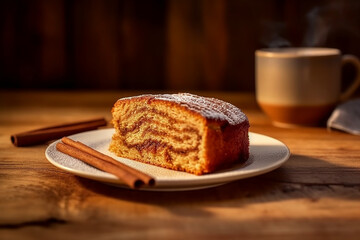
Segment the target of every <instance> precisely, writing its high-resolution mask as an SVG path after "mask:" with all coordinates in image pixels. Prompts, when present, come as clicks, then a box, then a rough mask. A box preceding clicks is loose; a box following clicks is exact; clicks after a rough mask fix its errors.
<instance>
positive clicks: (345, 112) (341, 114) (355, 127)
mask: <svg viewBox="0 0 360 240" xmlns="http://www.w3.org/2000/svg"><path fill="white" fill-rule="evenodd" d="M327 127H328V128H333V129H338V130H341V131H345V132H348V133H351V134H354V135H360V98H359V99H354V100H350V101H347V102H345V103H343V104H340V105H339V106H337V107H336V108H335V110H334V111H333V113H332V114H331V116H330V118H329V119H328V121H327Z"/></svg>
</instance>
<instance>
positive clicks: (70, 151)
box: [56, 142, 143, 188]
mask: <svg viewBox="0 0 360 240" xmlns="http://www.w3.org/2000/svg"><path fill="white" fill-rule="evenodd" d="M56 149H57V150H58V151H60V152H62V153H65V154H67V155H70V156H72V157H74V158H77V159H79V160H81V161H83V162H85V163H87V164H89V165H91V166H94V167H96V168H98V169H100V170H103V171H105V172H108V173H111V174H114V175H115V176H117V177H118V178H120V179H121V180H123V181H124V182H125V183H126V184H127V185H128V186H130V187H131V188H138V187H140V186H141V185H143V181H141V180H140V179H139V178H138V177H137V176H135V175H133V174H131V173H129V172H127V171H125V170H124V169H121V168H119V167H117V166H116V165H114V164H112V163H109V162H106V161H103V160H101V159H100V158H97V157H95V156H93V155H90V154H88V153H86V152H83V151H81V150H79V149H77V148H75V147H72V146H69V145H66V144H64V143H61V142H59V143H57V144H56Z"/></svg>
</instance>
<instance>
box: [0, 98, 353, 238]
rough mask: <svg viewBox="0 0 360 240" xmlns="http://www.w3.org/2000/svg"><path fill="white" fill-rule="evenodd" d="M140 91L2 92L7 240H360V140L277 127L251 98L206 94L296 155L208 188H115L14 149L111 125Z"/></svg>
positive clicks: (0, 199) (32, 151)
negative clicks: (89, 123) (82, 124)
mask: <svg viewBox="0 0 360 240" xmlns="http://www.w3.org/2000/svg"><path fill="white" fill-rule="evenodd" d="M140 93H142V92H59V91H56V92H49V91H35V92H33V91H27V92H26V91H22V92H16V91H12V92H11V91H1V92H0V239H4V240H5V239H78V240H81V239H156V238H159V239H220V238H221V239H240V238H242V239H294V238H298V239H299V238H307V239H359V236H360V137H359V136H354V135H350V134H346V133H342V132H338V131H330V130H327V129H326V128H324V127H312V128H307V127H300V128H292V129H284V128H277V127H274V126H272V125H271V122H270V121H269V119H268V118H267V117H266V116H265V115H264V114H263V113H262V112H261V111H260V110H259V108H258V106H257V104H256V102H255V97H254V95H253V94H246V93H223V92H200V93H199V92H198V94H202V95H206V96H213V97H217V98H220V99H223V100H226V101H229V102H231V103H233V104H235V105H236V106H238V107H240V108H241V109H242V110H243V111H244V112H245V113H246V114H247V115H248V117H249V120H250V123H251V128H250V130H251V132H256V133H260V134H265V135H268V136H270V137H274V138H276V139H279V140H280V141H282V142H284V143H285V144H286V145H287V146H288V147H289V148H290V151H291V153H292V155H291V157H290V159H289V161H288V162H286V163H285V165H283V166H282V167H281V168H279V169H277V170H275V171H273V172H270V173H268V174H264V175H262V176H258V177H253V178H249V179H244V180H239V181H235V182H232V183H229V184H226V185H223V186H220V187H215V188H210V189H204V190H197V191H183V192H148V191H136V190H127V189H122V188H118V187H113V186H109V185H105V184H102V183H100V182H96V181H93V180H88V179H84V178H81V177H77V176H74V175H72V174H70V173H67V172H64V171H63V170H61V169H58V168H56V167H54V166H53V165H51V164H50V163H49V162H48V161H47V160H46V158H45V155H44V152H45V149H46V147H47V145H48V143H46V144H41V145H37V146H31V147H15V146H13V145H12V144H11V142H10V135H11V134H13V133H18V132H22V131H26V130H32V129H35V128H38V127H45V126H49V125H54V124H61V123H65V122H72V121H79V120H86V119H89V118H95V117H99V116H100V117H105V118H106V119H107V120H110V117H111V116H110V109H111V107H112V105H113V103H114V102H115V101H116V100H117V99H118V98H119V97H123V96H130V95H135V94H140ZM108 127H111V126H110V125H109V126H108Z"/></svg>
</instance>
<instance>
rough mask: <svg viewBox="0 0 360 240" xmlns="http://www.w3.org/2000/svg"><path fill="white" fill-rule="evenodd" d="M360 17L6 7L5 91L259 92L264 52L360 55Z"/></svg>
mask: <svg viewBox="0 0 360 240" xmlns="http://www.w3.org/2000/svg"><path fill="white" fill-rule="evenodd" d="M359 13H360V1H357V0H348V1H346V0H320V1H310V0H308V1H307V0H304V1H296V0H268V1H262V0H224V1H221V0H170V1H165V0H156V1H155V0H148V1H140V0H137V1H134V0H103V1H100V0H99V1H96V0H74V1H72V0H50V1H48V0H34V1H26V0H6V1H1V2H0V21H1V22H0V33H1V42H0V48H1V50H0V78H1V81H0V82H1V83H0V84H1V88H2V89H12V88H16V89H18V88H22V89H39V88H45V89H170V90H186V89H191V90H202V89H204V90H239V91H253V90H254V51H255V50H256V49H258V48H263V47H269V46H271V47H284V46H327V47H336V48H340V49H341V50H342V52H343V53H352V54H355V55H357V56H360V14H359ZM350 72H351V71H350Z"/></svg>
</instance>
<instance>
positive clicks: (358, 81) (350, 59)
mask: <svg viewBox="0 0 360 240" xmlns="http://www.w3.org/2000/svg"><path fill="white" fill-rule="evenodd" d="M341 63H342V66H344V65H345V64H346V63H350V64H352V65H353V66H354V67H355V68H356V76H355V79H354V80H353V82H352V83H351V85H350V86H349V87H348V88H347V89H346V90H345V91H344V92H343V93H341V95H340V101H341V102H343V101H345V100H347V99H348V98H350V97H351V95H352V94H353V93H354V92H355V91H356V89H357V88H358V87H359V86H360V61H359V59H358V58H357V57H356V56H354V55H349V54H348V55H344V56H342V58H341Z"/></svg>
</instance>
